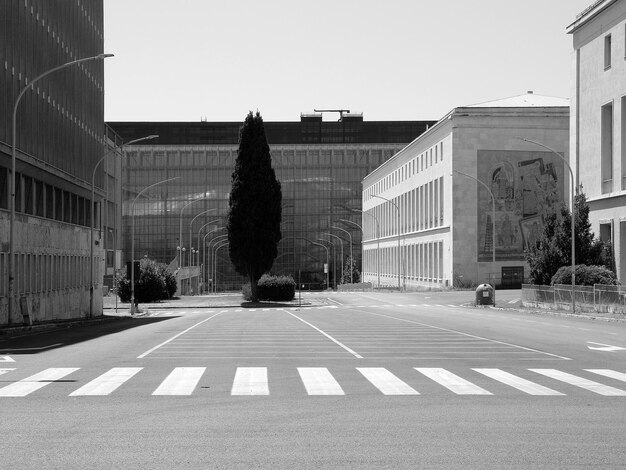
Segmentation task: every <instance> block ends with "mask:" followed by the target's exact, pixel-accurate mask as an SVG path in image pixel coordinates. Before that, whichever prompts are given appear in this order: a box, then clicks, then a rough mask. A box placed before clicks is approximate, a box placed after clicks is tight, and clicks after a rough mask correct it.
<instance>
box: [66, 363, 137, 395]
mask: <svg viewBox="0 0 626 470" xmlns="http://www.w3.org/2000/svg"><path fill="white" fill-rule="evenodd" d="M141 369H143V367H114V368H113V369H111V370H110V371H108V372H105V373H104V374H102V375H101V376H100V377H98V378H96V379H94V380H92V381H91V382H89V383H87V384H85V385H83V386H82V387H80V388H79V389H78V390H75V391H73V392H72V393H70V396H71V397H78V396H86V395H88V396H97V395H109V394H110V393H111V392H113V391H115V390H117V389H118V388H119V387H120V386H121V385H122V384H123V383H124V382H126V381H127V380H129V379H130V378H132V377H133V376H134V375H135V374H137V373H138V372H139V371H140V370H141Z"/></svg>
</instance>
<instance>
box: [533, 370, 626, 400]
mask: <svg viewBox="0 0 626 470" xmlns="http://www.w3.org/2000/svg"><path fill="white" fill-rule="evenodd" d="M528 370H530V371H532V372H536V373H538V374H541V375H545V376H546V377H550V378H552V379H555V380H559V381H561V382H565V383H567V384H570V385H574V386H575V387H580V388H584V389H585V390H589V391H590V392H593V393H598V394H600V395H604V396H607V397H624V396H626V391H624V390H620V389H618V388H614V387H609V386H608V385H602V384H601V383H598V382H594V381H593V380H588V379H585V378H583V377H578V376H576V375H572V374H568V373H567V372H561V371H560V370H556V369H528Z"/></svg>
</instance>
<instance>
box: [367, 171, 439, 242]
mask: <svg viewBox="0 0 626 470" xmlns="http://www.w3.org/2000/svg"><path fill="white" fill-rule="evenodd" d="M443 201H444V196H443V176H441V177H439V178H437V179H435V180H432V181H429V182H428V183H426V184H423V185H421V186H418V187H416V188H413V189H412V190H410V191H408V192H406V193H404V194H401V195H400V196H398V197H395V198H393V199H392V200H391V202H388V201H385V202H384V203H382V204H379V205H378V206H376V207H373V208H372V209H369V210H367V211H365V212H364V214H365V217H364V218H363V239H364V240H373V239H375V238H377V237H378V233H377V232H378V230H377V229H378V227H380V236H381V237H388V236H393V235H397V234H398V232H400V233H409V232H416V231H419V230H428V229H432V228H436V227H439V226H441V225H443V216H444V211H443V207H444V203H443ZM398 211H399V212H400V213H399V216H400V220H399V221H398ZM398 223H400V227H399V229H398Z"/></svg>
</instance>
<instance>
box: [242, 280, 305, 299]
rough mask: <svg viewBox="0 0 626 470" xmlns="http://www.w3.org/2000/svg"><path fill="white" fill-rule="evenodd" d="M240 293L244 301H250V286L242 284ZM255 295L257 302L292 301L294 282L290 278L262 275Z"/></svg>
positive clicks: (294, 288) (294, 290)
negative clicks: (257, 298)
mask: <svg viewBox="0 0 626 470" xmlns="http://www.w3.org/2000/svg"><path fill="white" fill-rule="evenodd" d="M241 291H242V295H243V298H244V299H245V300H252V289H250V284H244V285H243V286H242V289H241ZM257 294H258V297H259V300H271V301H289V300H293V298H294V297H295V294H296V282H295V281H294V280H293V278H292V277H291V276H271V275H269V274H264V275H263V276H261V278H260V279H259V282H258V284H257Z"/></svg>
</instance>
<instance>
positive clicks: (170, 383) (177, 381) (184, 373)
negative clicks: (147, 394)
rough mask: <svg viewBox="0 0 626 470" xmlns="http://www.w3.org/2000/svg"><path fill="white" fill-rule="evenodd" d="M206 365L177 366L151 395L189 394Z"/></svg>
mask: <svg viewBox="0 0 626 470" xmlns="http://www.w3.org/2000/svg"><path fill="white" fill-rule="evenodd" d="M205 370H206V367H177V368H176V369H174V370H173V371H172V372H171V373H170V375H168V376H167V378H166V379H165V380H164V381H163V382H162V383H161V385H159V387H158V388H157V389H156V390H155V391H154V392H152V395H191V394H192V393H193V391H194V390H195V388H196V386H197V385H198V382H199V381H200V378H201V377H202V375H203V374H204V371H205Z"/></svg>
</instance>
